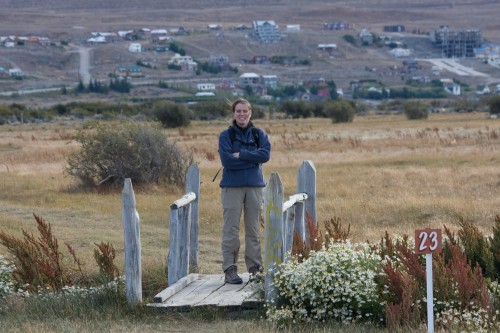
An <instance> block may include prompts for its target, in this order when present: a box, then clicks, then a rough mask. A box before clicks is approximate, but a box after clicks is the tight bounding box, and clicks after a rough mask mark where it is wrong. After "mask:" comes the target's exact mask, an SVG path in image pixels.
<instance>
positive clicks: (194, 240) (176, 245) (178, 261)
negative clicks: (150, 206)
mask: <svg viewBox="0 0 500 333" xmlns="http://www.w3.org/2000/svg"><path fill="white" fill-rule="evenodd" d="M199 197H200V170H199V169H198V166H197V165H196V164H193V165H191V166H190V167H189V169H188V172H187V175H186V194H185V195H184V196H183V197H182V198H180V199H179V200H177V201H175V202H174V203H173V204H172V205H171V206H170V245H169V246H170V253H169V254H168V285H169V286H171V285H173V284H174V283H175V282H177V281H178V280H179V279H181V278H183V277H185V276H186V275H188V273H189V271H191V272H198V226H199V221H198V202H199Z"/></svg>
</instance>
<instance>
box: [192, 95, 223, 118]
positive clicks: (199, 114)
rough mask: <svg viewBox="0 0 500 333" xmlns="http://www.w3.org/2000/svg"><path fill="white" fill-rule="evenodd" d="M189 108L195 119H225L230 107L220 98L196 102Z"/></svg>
mask: <svg viewBox="0 0 500 333" xmlns="http://www.w3.org/2000/svg"><path fill="white" fill-rule="evenodd" d="M189 109H190V110H192V112H193V114H192V116H193V119H196V120H215V119H226V118H228V117H229V116H230V114H231V107H230V106H228V103H227V102H224V101H221V100H215V101H203V102H198V103H196V104H192V105H190V106H189Z"/></svg>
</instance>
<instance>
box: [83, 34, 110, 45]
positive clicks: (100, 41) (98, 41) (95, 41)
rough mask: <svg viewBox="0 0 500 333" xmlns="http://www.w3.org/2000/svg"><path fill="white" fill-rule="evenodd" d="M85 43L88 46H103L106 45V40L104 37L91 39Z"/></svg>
mask: <svg viewBox="0 0 500 333" xmlns="http://www.w3.org/2000/svg"><path fill="white" fill-rule="evenodd" d="M87 43H89V44H105V43H107V41H106V38H105V37H104V36H97V37H91V38H89V39H87Z"/></svg>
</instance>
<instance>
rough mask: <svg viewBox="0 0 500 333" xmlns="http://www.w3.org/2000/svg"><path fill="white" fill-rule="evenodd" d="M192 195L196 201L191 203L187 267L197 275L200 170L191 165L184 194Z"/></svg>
mask: <svg viewBox="0 0 500 333" xmlns="http://www.w3.org/2000/svg"><path fill="white" fill-rule="evenodd" d="M190 192H192V193H194V194H195V196H196V200H194V201H193V202H191V205H190V206H191V230H190V233H189V235H190V241H189V244H190V249H189V266H190V269H191V271H192V272H195V273H198V228H199V209H198V206H199V202H200V200H199V197H200V169H199V168H198V165H197V164H192V165H191V166H190V167H189V169H188V171H187V176H186V193H190Z"/></svg>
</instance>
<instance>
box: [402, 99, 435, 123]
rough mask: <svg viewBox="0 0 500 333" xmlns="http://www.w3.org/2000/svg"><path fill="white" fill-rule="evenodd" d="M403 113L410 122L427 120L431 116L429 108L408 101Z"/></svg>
mask: <svg viewBox="0 0 500 333" xmlns="http://www.w3.org/2000/svg"><path fill="white" fill-rule="evenodd" d="M403 111H404V113H405V115H406V118H408V119H410V120H415V119H427V117H428V116H429V107H428V105H427V104H425V103H423V102H420V101H408V102H406V103H405V104H403Z"/></svg>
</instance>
